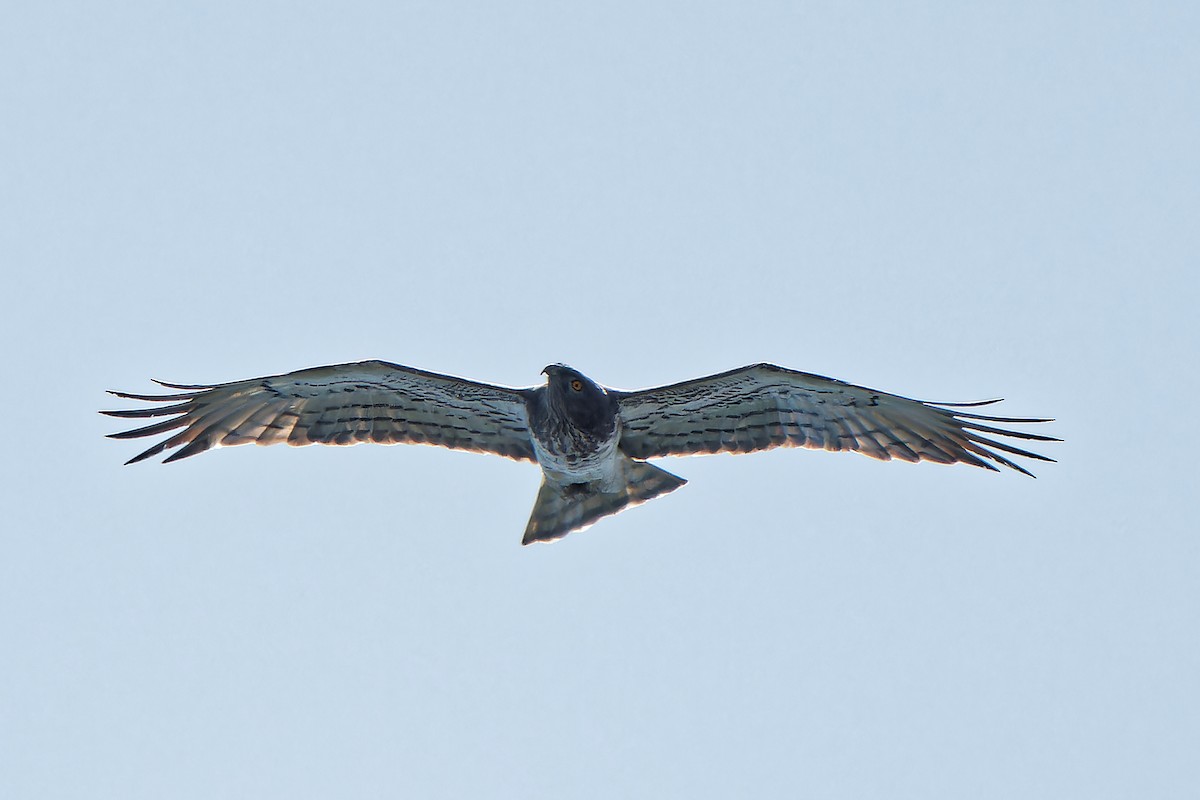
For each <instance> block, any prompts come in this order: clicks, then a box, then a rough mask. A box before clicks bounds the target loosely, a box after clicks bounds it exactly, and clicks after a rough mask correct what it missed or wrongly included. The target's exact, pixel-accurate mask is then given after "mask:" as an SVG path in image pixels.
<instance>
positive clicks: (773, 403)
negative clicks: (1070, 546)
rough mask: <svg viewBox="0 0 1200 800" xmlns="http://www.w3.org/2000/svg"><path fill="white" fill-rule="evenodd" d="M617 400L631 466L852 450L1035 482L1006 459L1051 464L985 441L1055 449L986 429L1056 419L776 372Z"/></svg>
mask: <svg viewBox="0 0 1200 800" xmlns="http://www.w3.org/2000/svg"><path fill="white" fill-rule="evenodd" d="M612 394H614V395H616V397H617V399H618V402H619V403H620V412H619V413H620V418H621V425H622V434H621V445H620V446H621V450H622V451H624V452H625V453H626V454H627V455H630V456H632V457H634V458H654V457H656V456H676V455H696V454H700V453H749V452H752V451H755V450H765V449H768V448H771V447H783V446H792V447H809V448H819V449H824V450H853V451H857V452H860V453H863V454H864V455H868V456H871V457H872V458H878V459H881V460H884V461H888V460H891V459H892V458H899V459H901V460H904V461H936V462H938V463H942V464H953V463H958V462H961V463H966V464H972V465H974V466H977V467H985V468H987V469H991V470H994V469H996V467H995V466H994V464H993V463H991V462H995V463H996V464H1002V465H1004V466H1006V467H1011V468H1012V469H1015V470H1017V471H1018V472H1023V473H1025V474H1026V475H1031V474H1032V473H1030V472H1029V471H1028V470H1026V469H1025V468H1024V467H1022V466H1020V465H1018V464H1015V463H1013V462H1012V461H1011V460H1009V459H1008V458H1006V457H1005V456H1004V455H1002V453H1009V454H1012V455H1017V456H1022V457H1025V458H1033V459H1037V460H1040V461H1053V459H1051V458H1047V457H1045V456H1042V455H1038V454H1036V453H1031V452H1029V451H1027V450H1023V449H1020V448H1017V447H1014V446H1012V445H1010V444H1007V443H1005V442H1001V441H997V440H996V439H994V438H988V437H987V436H984V435H983V434H990V435H991V436H1006V437H1012V438H1017V439H1027V440H1036V441H1043V442H1046V441H1058V440H1057V439H1054V438H1053V437H1050V436H1041V435H1038V434H1033V433H1025V432H1022V431H1013V430H1008V429H1005V428H997V427H995V426H992V425H987V424H984V423H995V422H999V423H1018V424H1022V423H1033V422H1049V421H1050V420H1044V419H1029V418H1019V417H990V416H984V415H982V414H973V413H967V412H965V411H962V410H961V409H962V408H965V407H970V406H980V405H986V404H988V403H994V402H998V401H995V400H988V401H984V402H982V403H940V404H932V403H924V402H921V401H919V400H910V399H909V398H907V397H900V396H898V395H893V394H888V393H886V392H879V391H875V390H874V389H867V388H865V387H862V386H855V385H853V384H849V383H844V382H842V381H839V380H835V379H833V378H825V377H822V376H820V375H812V374H809V373H807V372H797V371H795V370H790V369H784V368H783V367H777V366H775V365H773V364H755V365H752V366H749V367H743V368H741V369H735V370H731V371H729V372H723V373H720V374H719V375H710V376H708V377H705V378H697V379H696V380H691V381H684V382H683V383H677V384H673V385H671V386H662V387H659V388H657V389H644V390H642V391H635V392H621V391H614V392H612ZM997 451H1001V452H997Z"/></svg>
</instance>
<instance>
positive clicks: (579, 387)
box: [571, 378, 583, 392]
mask: <svg viewBox="0 0 1200 800" xmlns="http://www.w3.org/2000/svg"><path fill="white" fill-rule="evenodd" d="M571 388H572V389H574V390H575V391H577V392H582V391H583V381H581V380H579V378H576V379H575V380H573V381H571Z"/></svg>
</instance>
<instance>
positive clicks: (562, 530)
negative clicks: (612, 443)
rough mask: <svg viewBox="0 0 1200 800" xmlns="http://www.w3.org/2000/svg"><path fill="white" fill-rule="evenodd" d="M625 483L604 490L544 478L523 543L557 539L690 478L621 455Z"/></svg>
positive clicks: (674, 487)
mask: <svg viewBox="0 0 1200 800" xmlns="http://www.w3.org/2000/svg"><path fill="white" fill-rule="evenodd" d="M618 458H619V459H620V460H619V462H618V463H619V468H620V473H619V474H622V475H623V476H624V477H625V484H624V486H622V487H621V488H620V489H619V490H617V491H615V492H614V491H600V490H599V489H598V488H597V487H596V486H595V485H593V484H587V483H576V484H569V485H566V486H563V485H560V484H555V483H549V482H547V481H546V479H545V478H543V479H542V488H541V489H540V490H538V496H537V500H536V501H535V502H534V504H533V513H532V514H531V515H530V516H529V525H528V526H527V527H526V528H525V538H524V539H522V540H521V544H531V543H533V542H553V541H555V540H557V539H561V538H563V537H564V536H566V535H567V534H568V533H571V532H572V531H577V530H581V529H583V528H586V527H588V526H589V525H592V524H593V523H595V522H596V521H597V520H599V519H602V518H604V517H607V516H609V515H610V514H616V513H617V512H618V511H620V510H622V509H624V508H627V507H628V506H635V505H638V504H639V503H644V502H646V501H647V500H653V499H654V498H655V497H658V496H659V495H663V494H666V493H668V492H673V491H675V490H676V489H678V488H679V487H680V486H683V485H684V484H685V483H687V481H685V480H684V479H683V478H680V477H678V476H676V475H672V474H671V473H669V472H667V471H666V470H665V469H660V468H658V467H656V466H654V465H653V464H647V463H646V462H644V461H634V460H633V459H631V458H629V457H628V456H625V455H624V454H619V455H618Z"/></svg>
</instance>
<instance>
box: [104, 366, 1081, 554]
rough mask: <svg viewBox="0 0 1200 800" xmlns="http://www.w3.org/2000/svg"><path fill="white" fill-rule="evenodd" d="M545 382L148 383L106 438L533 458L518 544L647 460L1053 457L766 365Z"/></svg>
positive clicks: (572, 516) (981, 427) (631, 475)
mask: <svg viewBox="0 0 1200 800" xmlns="http://www.w3.org/2000/svg"><path fill="white" fill-rule="evenodd" d="M542 373H543V374H545V375H546V383H545V384H544V385H541V386H534V387H529V388H523V389H518V388H510V387H506V386H494V385H491V384H487V383H479V382H477V381H471V380H466V379H463V378H455V377H451V376H449V375H439V374H437V373H433V372H425V371H424V370H419V369H413V368H411V367H404V366H400V365H399V364H392V363H389V362H386V361H360V362H357V363H352V364H337V365H333V366H327V367H315V368H312V369H303V370H299V371H297V372H289V373H287V374H285V375H272V376H269V377H265V378H254V379H252V380H246V381H235V382H233V383H219V384H212V385H181V384H174V383H165V382H163V381H155V383H158V384H159V385H160V386H164V387H166V388H168V389H172V390H176V391H174V392H172V393H170V394H156V395H144V394H130V393H128V392H111V394H114V395H116V396H117V397H122V398H126V399H130V400H144V401H149V402H151V403H156V404H162V405H154V406H150V407H143V408H138V409H133V410H124V411H103V412H101V413H103V414H108V415H109V416H113V417H121V418H124V419H136V418H145V417H168V419H166V420H163V421H159V422H155V423H154V424H151V425H147V426H145V427H141V428H137V429H135V430H128V431H122V432H120V433H114V434H110V436H111V437H112V438H115V439H133V438H138V437H142V436H156V435H159V434H168V433H171V432H172V431H178V432H176V433H171V435H170V436H168V437H167V438H166V439H163V440H162V441H160V442H158V443H157V444H155V445H154V446H153V447H150V448H149V449H148V450H145V451H143V452H141V453H139V454H138V455H136V456H134V457H133V458H131V459H130V460H129V461H128V462H126V463H128V464H132V463H134V462H137V461H141V460H143V459H145V458H149V457H150V456H154V455H158V454H159V453H162V452H164V451H166V450H170V449H172V448H179V449H178V450H176V451H175V452H174V453H172V454H171V455H170V456H169V457H167V458H166V459H165V461H177V460H179V459H181V458H187V457H188V456H193V455H195V454H197V453H200V452H203V451H204V450H208V449H209V448H212V447H222V446H229V445H239V444H249V443H251V442H253V443H255V444H263V445H267V444H277V443H280V442H287V443H288V444H290V445H306V444H338V445H344V444H357V443H360V442H375V443H378V444H402V443H411V444H432V445H440V446H442V447H450V448H454V449H458V450H472V451H476V452H482V453H493V454H495V455H500V456H505V457H507V458H512V459H516V460H519V461H532V462H535V463H537V464H538V465H539V466H540V467H541V469H542V485H541V489H540V490H539V491H538V496H537V500H536V501H535V503H534V506H533V513H532V515H531V516H530V518H529V524H528V526H527V527H526V528H525V537H524V539H523V542H522V543H523V544H529V543H531V542H548V541H554V540H556V539H561V538H562V537H564V536H566V535H567V534H568V533H571V532H572V531H576V530H581V529H583V528H586V527H588V526H589V525H591V524H593V523H594V522H596V521H597V520H599V519H601V518H603V517H606V516H608V515H610V514H615V513H617V512H618V511H620V510H622V509H624V508H626V507H627V506H633V505H637V504H639V503H644V502H646V501H647V500H651V499H653V498H655V497H658V496H659V495H663V494H666V493H668V492H672V491H674V490H676V489H678V488H679V487H680V486H683V484H684V483H686V481H685V480H684V479H683V478H680V477H677V476H675V475H672V474H671V473H669V472H667V471H666V470H664V469H661V468H659V467H657V466H654V465H652V464H649V463H647V462H646V460H645V459H648V458H657V457H660V456H682V455H699V454H706V453H749V452H753V451H756V450H766V449H769V448H772V447H807V448H813V449H819V450H830V451H840V450H851V451H855V452H859V453H862V454H863V455H868V456H871V457H872V458H877V459H881V460H884V461H890V460H891V459H893V458H898V459H900V460H902V461H934V462H937V463H939V464H954V463H963V464H971V465H973V466H976V467H984V468H986V469H990V470H996V471H998V468H997V466H996V465H1001V466H1005V467H1010V468H1012V469H1014V470H1016V471H1018V472H1022V473H1024V474H1026V475H1030V476H1031V477H1032V473H1030V472H1029V471H1028V470H1027V469H1025V468H1024V467H1022V466H1020V465H1019V464H1016V463H1014V462H1013V461H1011V460H1010V459H1009V458H1008V457H1006V455H1004V454H1008V455H1012V456H1019V457H1023V458H1031V459H1036V460H1039V461H1053V459H1050V458H1047V457H1046V456H1042V455H1038V454H1037V453H1032V452H1029V451H1028V450H1023V449H1020V448H1018V447H1014V446H1013V445H1012V444H1008V443H1006V442H1003V441H999V440H997V439H996V438H989V437H1009V438H1016V439H1026V440H1036V441H1041V442H1050V441H1060V440H1058V439H1055V438H1053V437H1050V436H1042V435H1040V434H1034V433H1025V432H1022V431H1016V430H1010V429H1008V428H1002V427H996V425H995V423H1009V424H1012V423H1016V424H1025V423H1036V422H1050V421H1052V420H1048V419H1032V418H1021V417H993V416H985V415H983V414H978V413H974V412H973V411H970V412H968V411H964V410H963V409H965V408H972V407H975V406H984V405H989V404H991V403H996V402H999V401H998V400H985V401H981V402H977V403H937V404H935V403H927V402H922V401H919V400H911V399H909V398H906V397H900V396H899V395H894V394H888V393H887V392H880V391H876V390H874V389H867V388H865V387H862V386H855V385H854V384H851V383H845V382H843V381H839V380H835V379H833V378H826V377H822V376H820V375H812V374H810V373H806V372H797V371H795V370H790V369H785V368H783V367H777V366H775V365H773V364H753V365H751V366H748V367H742V368H741V369H735V370H730V371H729V372H722V373H719V374H717V375H709V376H707V377H704V378H696V379H694V380H689V381H684V382H682V383H675V384H671V385H669V386H660V387H657V388H654V389H640V390H637V391H621V390H618V389H610V388H606V387H604V386H601V385H600V384H598V383H596V382H595V381H593V380H592V379H590V378H588V377H587V376H586V375H584V374H583V373H581V372H579V371H577V370H574V369H572V368H570V367H568V366H566V365H563V364H552V365H551V366H548V367H546V368H545V369H544V370H542ZM989 423H991V424H989ZM179 429H182V430H179Z"/></svg>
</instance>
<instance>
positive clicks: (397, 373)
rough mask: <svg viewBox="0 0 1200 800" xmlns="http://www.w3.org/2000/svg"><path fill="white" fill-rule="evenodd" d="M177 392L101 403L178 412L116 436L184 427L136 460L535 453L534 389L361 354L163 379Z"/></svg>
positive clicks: (141, 413) (527, 456)
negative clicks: (200, 382) (417, 451)
mask: <svg viewBox="0 0 1200 800" xmlns="http://www.w3.org/2000/svg"><path fill="white" fill-rule="evenodd" d="M156 383H159V384H160V385H162V386H166V387H167V388H170V389H180V390H183V391H181V392H179V393H177V394H162V395H142V394H129V393H126V392H112V393H111V394H115V395H116V396H117V397H124V398H127V399H130V400H147V401H150V402H153V403H169V405H161V406H155V407H153V408H141V409H135V410H131V411H102V412H101V413H102V414H108V415H109V416H112V417H122V418H140V417H163V416H169V417H171V419H167V420H164V421H162V422H157V423H155V424H153V425H148V426H146V427H144V428H137V429H136V430H131V431H123V432H121V433H114V434H110V436H111V437H112V438H114V439H134V438H138V437H142V436H157V435H159V434H165V433H169V432H170V431H174V430H176V429H178V428H182V429H183V430H181V431H179V432H178V433H176V434H174V435H172V436H170V437H168V438H167V439H164V440H163V441H161V442H159V443H158V444H156V445H154V446H153V447H151V448H150V449H148V450H146V451H144V452H142V453H139V454H138V455H136V456H134V457H133V458H131V459H130V460H129V461H128V462H126V463H129V464H132V463H134V462H136V461H141V460H142V459H144V458H149V457H150V456H153V455H157V454H159V453H161V452H163V451H164V450H169V449H171V448H174V447H179V448H181V449H180V450H177V451H176V452H175V453H173V454H172V455H171V456H169V457H168V458H167V459H166V461H176V460H178V459H181V458H187V457H188V456H193V455H195V454H196V453H200V452H203V451H205V450H207V449H209V448H210V447H221V446H229V445H238V444H249V443H250V442H254V443H256V444H277V443H279V442H287V443H288V444H291V445H306V444H357V443H359V442H376V443H379V444H401V443H412V444H435V445H441V446H442V447H452V448H455V449H458V450H474V451H478V452H484V453H494V454H496V455H501V456H506V457H508V458H513V459H518V460H528V461H533V460H536V458H535V456H534V453H533V443H532V440H531V439H530V435H529V422H528V420H527V419H526V416H525V394H524V392H525V391H527V390H522V389H509V388H506V387H503V386H492V385H489V384H486V383H476V382H474V381H468V380H463V379H462V378H453V377H450V376H448V375H438V374H436V373H433V372H424V371H422V370H416V369H410V368H409V367H402V366H400V365H399V364H389V363H388V362H386V361H360V362H358V363H355V364H337V365H334V366H329V367H315V368H313V369H303V370H299V371H297V372H289V373H288V374H286V375H272V376H270V377H266V378H255V379H253V380H248V381H237V382H234V383H220V384H216V385H213V386H183V385H179V384H173V383H162V382H161V381H156Z"/></svg>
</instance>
